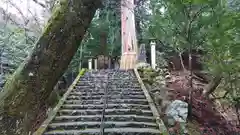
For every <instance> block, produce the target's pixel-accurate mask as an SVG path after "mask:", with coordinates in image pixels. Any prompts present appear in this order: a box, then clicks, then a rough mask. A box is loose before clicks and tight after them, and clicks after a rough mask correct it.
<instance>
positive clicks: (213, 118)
mask: <svg viewBox="0 0 240 135" xmlns="http://www.w3.org/2000/svg"><path fill="white" fill-rule="evenodd" d="M188 80H189V74H188V73H186V72H171V78H170V79H169V80H168V83H167V87H168V88H170V89H173V91H169V92H171V93H173V96H174V97H173V98H174V99H179V100H184V101H187V102H188V99H187V100H186V97H188V95H189V90H190V85H189V81H188ZM206 85H207V84H206V83H203V82H201V81H199V80H197V79H193V98H192V115H193V119H192V121H188V124H187V126H188V130H189V133H190V135H198V134H199V135H240V127H238V126H237V124H236V113H234V111H233V109H232V108H231V107H230V108H229V109H228V110H227V111H226V110H223V107H221V106H220V104H216V102H215V101H213V100H211V99H206V98H204V97H203V96H202V92H203V88H204V86H206Z"/></svg>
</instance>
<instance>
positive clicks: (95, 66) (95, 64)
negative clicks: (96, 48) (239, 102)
mask: <svg viewBox="0 0 240 135" xmlns="http://www.w3.org/2000/svg"><path fill="white" fill-rule="evenodd" d="M94 69H95V70H97V59H94Z"/></svg>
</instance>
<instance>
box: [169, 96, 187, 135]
mask: <svg viewBox="0 0 240 135" xmlns="http://www.w3.org/2000/svg"><path fill="white" fill-rule="evenodd" d="M187 115H188V103H186V102H183V101H181V100H174V101H173V102H172V103H171V104H170V105H169V106H168V107H167V109H166V116H167V123H168V125H169V126H174V124H175V123H176V122H179V123H180V125H181V128H182V130H183V131H184V133H187V130H186V122H187Z"/></svg>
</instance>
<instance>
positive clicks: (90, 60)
mask: <svg viewBox="0 0 240 135" xmlns="http://www.w3.org/2000/svg"><path fill="white" fill-rule="evenodd" d="M88 69H89V70H92V59H88Z"/></svg>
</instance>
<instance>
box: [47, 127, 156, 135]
mask: <svg viewBox="0 0 240 135" xmlns="http://www.w3.org/2000/svg"><path fill="white" fill-rule="evenodd" d="M113 133H114V134H115V135H159V134H160V132H159V130H157V129H154V128H127V127H126V128H105V129H104V135H114V134H113ZM83 134H84V135H99V134H100V128H93V129H90V128H88V129H84V130H58V131H49V132H47V133H45V134H44V135H83Z"/></svg>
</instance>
